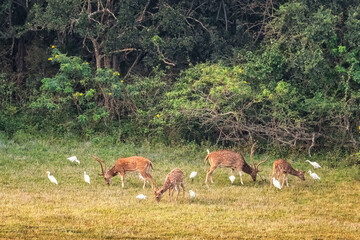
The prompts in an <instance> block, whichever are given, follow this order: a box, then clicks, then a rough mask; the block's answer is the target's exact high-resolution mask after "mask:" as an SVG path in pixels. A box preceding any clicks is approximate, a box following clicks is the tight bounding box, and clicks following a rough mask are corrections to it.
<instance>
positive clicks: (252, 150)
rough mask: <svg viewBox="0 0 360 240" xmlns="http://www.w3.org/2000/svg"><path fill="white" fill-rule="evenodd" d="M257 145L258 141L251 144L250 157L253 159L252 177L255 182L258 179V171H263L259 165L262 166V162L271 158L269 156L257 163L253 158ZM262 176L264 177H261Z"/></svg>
mask: <svg viewBox="0 0 360 240" xmlns="http://www.w3.org/2000/svg"><path fill="white" fill-rule="evenodd" d="M255 145H256V143H254V144H253V145H252V146H251V152H250V159H251V161H252V164H253V170H252V171H251V173H250V176H251V178H252V179H253V181H254V182H255V181H256V176H257V175H258V173H259V172H261V171H260V170H259V166H260V165H261V164H263V163H264V162H266V161H267V160H268V159H269V158H268V157H267V158H266V159H265V160H263V161H261V162H259V163H258V164H257V165H256V164H255V162H254V158H253V156H254V149H255ZM259 176H260V175H259ZM260 177H261V176H260ZM261 178H262V177H261ZM262 179H263V178H262Z"/></svg>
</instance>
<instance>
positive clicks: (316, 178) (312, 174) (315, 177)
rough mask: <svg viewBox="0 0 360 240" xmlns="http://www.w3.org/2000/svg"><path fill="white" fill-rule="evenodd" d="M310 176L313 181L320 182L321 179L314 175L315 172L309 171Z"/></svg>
mask: <svg viewBox="0 0 360 240" xmlns="http://www.w3.org/2000/svg"><path fill="white" fill-rule="evenodd" d="M309 174H310V176H311V177H312V178H313V179H315V180H320V177H319V176H318V175H317V174H316V173H313V172H311V171H310V170H309Z"/></svg>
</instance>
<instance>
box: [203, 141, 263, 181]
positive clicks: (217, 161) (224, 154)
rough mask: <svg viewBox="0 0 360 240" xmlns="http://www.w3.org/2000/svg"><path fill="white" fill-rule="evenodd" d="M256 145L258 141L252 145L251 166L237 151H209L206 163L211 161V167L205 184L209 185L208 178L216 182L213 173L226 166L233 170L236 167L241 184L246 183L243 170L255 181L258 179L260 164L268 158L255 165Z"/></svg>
mask: <svg viewBox="0 0 360 240" xmlns="http://www.w3.org/2000/svg"><path fill="white" fill-rule="evenodd" d="M255 145H256V143H254V144H253V145H252V147H251V153H250V159H251V161H252V163H253V167H251V166H250V165H249V164H247V162H246V161H245V159H244V157H243V156H242V155H241V154H240V153H237V152H233V151H229V150H221V151H215V152H211V153H209V154H208V155H207V156H206V158H205V159H204V162H205V163H206V161H209V163H210V169H209V170H208V172H207V174H206V179H205V184H206V185H208V184H207V181H208V178H210V181H211V183H213V182H214V181H213V178H212V174H213V172H214V170H215V169H216V168H217V167H226V168H231V169H232V170H234V169H236V170H237V171H238V173H239V175H240V181H241V184H244V183H243V180H242V173H241V172H245V173H247V174H249V175H250V176H251V177H252V179H253V180H254V181H256V176H257V174H258V172H260V170H259V166H260V165H261V164H263V163H264V162H266V161H267V160H268V159H265V160H263V161H261V162H259V163H258V164H257V165H255V162H254V159H253V155H254V148H255Z"/></svg>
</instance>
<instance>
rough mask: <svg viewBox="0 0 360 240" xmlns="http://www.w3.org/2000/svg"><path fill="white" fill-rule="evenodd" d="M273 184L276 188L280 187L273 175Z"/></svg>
mask: <svg viewBox="0 0 360 240" xmlns="http://www.w3.org/2000/svg"><path fill="white" fill-rule="evenodd" d="M272 182H273V185H274V186H275V187H277V188H278V189H281V184H280V182H279V181H278V180H276V179H275V177H273V178H272Z"/></svg>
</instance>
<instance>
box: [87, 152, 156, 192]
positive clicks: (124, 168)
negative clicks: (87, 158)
mask: <svg viewBox="0 0 360 240" xmlns="http://www.w3.org/2000/svg"><path fill="white" fill-rule="evenodd" d="M93 158H94V159H95V160H96V161H98V162H99V163H100V166H101V174H100V176H104V179H105V181H106V183H107V184H108V185H110V181H111V178H112V177H115V176H116V175H117V174H120V177H121V186H122V187H124V182H125V175H126V172H132V171H137V172H139V173H140V175H141V176H142V177H143V178H144V185H143V188H145V184H146V181H147V180H150V182H151V188H154V186H155V183H154V180H153V177H152V176H151V175H150V168H152V169H153V164H152V162H151V161H150V160H149V159H146V158H144V157H138V156H133V157H126V158H119V159H118V160H117V161H116V163H115V165H114V166H113V167H112V168H111V169H109V170H107V167H106V164H105V162H104V161H103V160H101V159H100V158H98V157H96V156H93Z"/></svg>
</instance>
